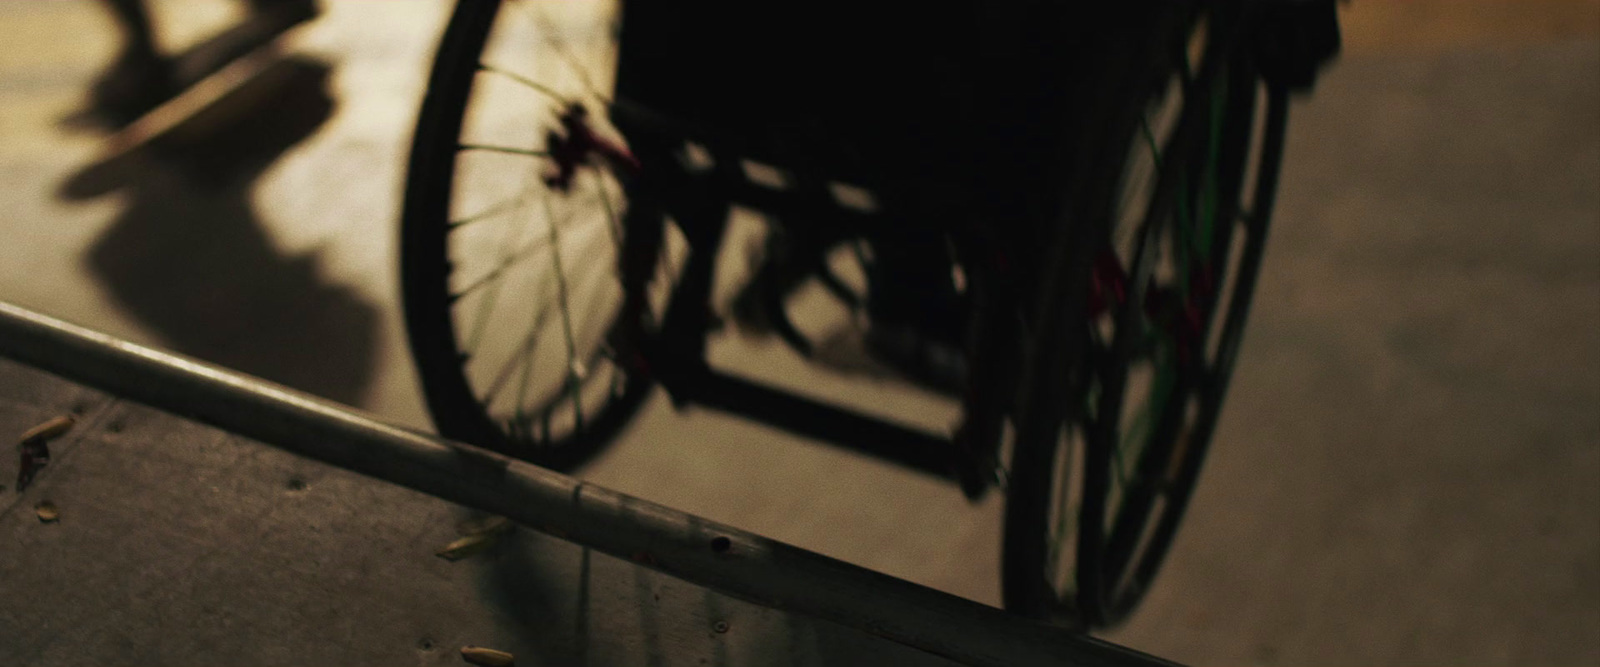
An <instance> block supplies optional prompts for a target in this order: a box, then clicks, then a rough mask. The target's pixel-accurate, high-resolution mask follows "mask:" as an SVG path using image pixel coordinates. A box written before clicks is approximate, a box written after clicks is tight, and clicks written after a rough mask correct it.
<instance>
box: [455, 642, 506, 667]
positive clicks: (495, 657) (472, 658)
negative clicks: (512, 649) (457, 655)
mask: <svg viewBox="0 0 1600 667" xmlns="http://www.w3.org/2000/svg"><path fill="white" fill-rule="evenodd" d="M461 659H462V660H466V661H467V662H470V663H472V664H474V665H482V667H511V666H512V664H513V663H514V661H515V659H516V658H515V656H513V655H511V654H510V653H506V652H505V651H496V650H494V649H492V648H484V647H482V646H463V647H461Z"/></svg>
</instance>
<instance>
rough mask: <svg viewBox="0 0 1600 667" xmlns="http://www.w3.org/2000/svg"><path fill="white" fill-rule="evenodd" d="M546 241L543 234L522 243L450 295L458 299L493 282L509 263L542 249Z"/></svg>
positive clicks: (511, 263) (509, 266) (507, 267)
mask: <svg viewBox="0 0 1600 667" xmlns="http://www.w3.org/2000/svg"><path fill="white" fill-rule="evenodd" d="M547 242H548V239H547V238H546V237H543V236H540V237H535V238H534V239H533V240H532V241H529V242H527V243H526V244H523V246H522V247H521V248H518V249H516V250H514V251H512V252H511V254H509V255H506V256H505V257H504V258H503V259H502V260H501V262H500V264H499V265H498V266H495V267H494V268H493V269H491V270H490V271H489V272H488V273H486V274H483V275H482V276H479V277H478V278H477V279H476V280H473V281H472V282H470V283H467V286H466V287H463V288H461V290H460V291H458V292H455V293H453V294H451V295H450V296H451V298H453V299H458V300H459V299H461V298H462V297H465V296H467V295H468V294H471V293H473V292H476V291H478V290H479V289H482V288H483V286H484V285H487V284H489V283H490V282H493V281H494V280H496V279H497V278H499V277H500V276H502V275H505V272H506V271H507V270H508V269H510V268H511V265H513V264H516V263H517V262H518V261H520V260H522V259H523V258H525V257H527V256H528V255H531V254H533V253H536V252H538V251H540V250H542V249H544V246H545V244H546V243H547Z"/></svg>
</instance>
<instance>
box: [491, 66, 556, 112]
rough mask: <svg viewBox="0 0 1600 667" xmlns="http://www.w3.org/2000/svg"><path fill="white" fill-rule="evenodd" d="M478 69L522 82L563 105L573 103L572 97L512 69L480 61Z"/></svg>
mask: <svg viewBox="0 0 1600 667" xmlns="http://www.w3.org/2000/svg"><path fill="white" fill-rule="evenodd" d="M478 69H480V70H483V71H485V72H489V73H491V74H498V75H500V76H503V77H505V78H507V79H510V80H512V81H515V82H517V83H520V84H522V85H524V86H527V87H528V88H531V89H533V90H534V91H536V92H539V93H541V94H543V95H545V96H546V97H549V98H550V99H551V100H554V101H555V102H557V103H559V104H560V105H561V106H563V107H565V106H568V105H571V104H572V103H573V100H572V99H570V98H568V97H566V96H565V95H562V94H561V93H558V92H556V91H555V89H553V88H551V87H549V86H546V85H544V84H542V83H539V82H537V81H534V80H533V79H530V78H528V77H525V76H523V75H521V74H518V73H516V72H513V71H511V70H509V69H505V68H503V67H497V66H495V65H490V64H489V63H481V62H480V63H478Z"/></svg>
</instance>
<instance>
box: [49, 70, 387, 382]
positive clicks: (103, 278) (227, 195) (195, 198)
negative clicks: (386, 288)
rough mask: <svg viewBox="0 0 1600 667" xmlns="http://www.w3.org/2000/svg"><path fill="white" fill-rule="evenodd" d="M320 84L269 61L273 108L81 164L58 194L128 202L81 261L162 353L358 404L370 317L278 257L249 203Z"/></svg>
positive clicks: (296, 262) (313, 107) (356, 299)
mask: <svg viewBox="0 0 1600 667" xmlns="http://www.w3.org/2000/svg"><path fill="white" fill-rule="evenodd" d="M328 73H329V68H328V66H327V65H326V64H323V63H320V62H316V61H312V60H306V59H299V58H291V59H289V60H287V61H284V62H282V63H279V64H278V66H277V69H276V70H275V74H274V75H273V76H272V77H271V82H270V86H271V89H270V91H257V94H256V95H252V96H251V98H252V99H268V100H270V102H268V103H257V104H254V105H251V106H249V107H245V108H243V109H236V110H233V111H230V112H229V114H230V115H226V116H222V117H213V118H211V119H208V122H207V123H204V124H201V125H200V129H199V130H196V131H191V132H185V133H181V134H180V133H172V134H169V135H168V136H164V137H160V138H157V139H154V140H152V141H151V142H150V143H148V144H146V145H144V146H143V147H141V148H139V149H137V150H135V151H133V152H131V153H123V154H119V155H117V156H115V157H112V158H109V159H107V160H102V161H101V162H99V163H96V164H94V165H91V166H88V167H86V168H84V169H83V170H81V171H79V172H78V173H77V174H75V175H73V176H72V177H71V178H70V179H69V180H68V181H67V182H66V183H64V184H63V185H62V188H61V191H60V193H59V195H60V196H61V197H62V198H64V199H68V200H84V199H89V198H93V197H98V196H101V195H105V194H110V193H112V192H120V193H122V195H123V196H124V197H126V198H127V202H128V203H127V207H126V208H125V209H124V210H123V212H122V214H121V215H119V216H118V217H117V219H116V220H115V221H114V222H113V223H112V224H111V225H110V227H109V228H108V229H107V230H106V231H105V233H104V234H103V235H102V236H101V237H100V239H99V240H98V241H97V242H96V243H95V244H94V245H93V246H91V247H90V249H89V251H88V254H87V255H86V257H85V263H86V266H87V268H88V270H89V272H90V274H91V275H93V276H94V277H95V278H96V279H97V280H98V281H99V283H100V284H101V286H102V287H103V288H104V289H105V290H106V292H107V294H108V295H109V296H110V297H111V299H112V300H113V301H114V302H115V303H117V304H118V305H119V306H121V307H122V308H124V309H126V310H127V311H128V314H129V315H131V316H133V317H134V318H135V319H136V320H138V321H139V322H141V323H143V324H144V325H146V326H148V327H150V328H151V329H152V330H153V331H154V332H155V333H156V334H158V335H159V336H160V337H161V338H162V339H164V341H165V342H166V344H167V345H169V346H171V347H172V348H174V349H175V350H177V351H179V352H182V353H185V354H190V355H193V356H196V357H199V358H202V359H205V360H208V361H212V362H215V363H219V364H222V365H224V366H228V367H231V368H236V369H238V370H241V371H244V372H247V373H251V374H255V375H259V376H261V377H264V378H267V379H269V380H273V381H276V382H280V383H283V384H286V385H289V386H292V387H296V388H299V389H304V390H307V391H311V392H313V393H316V394H319V395H322V396H324V397H327V398H331V399H334V400H337V401H341V402H344V403H358V402H359V401H360V400H361V398H362V397H363V395H364V393H365V390H366V387H367V385H368V383H369V381H370V379H371V376H372V369H373V365H374V363H375V362H376V354H377V351H376V349H375V338H376V330H377V322H378V314H377V310H376V308H375V307H374V306H373V305H372V304H370V303H368V302H366V301H365V300H364V299H363V298H361V297H360V296H359V295H358V294H356V293H355V292H353V291H352V290H351V289H349V288H347V287H343V286H338V285H333V284H330V283H329V282H328V280H327V279H326V278H325V277H324V276H323V275H322V272H321V270H320V268H319V265H318V260H317V257H316V255H315V254H311V255H305V256H285V255H283V254H281V253H280V252H279V251H278V250H276V249H275V248H274V247H273V245H272V240H271V239H270V238H269V237H268V235H267V234H266V230H265V229H264V226H263V224H262V222H261V220H260V219H259V217H258V215H257V213H256V211H255V210H253V208H252V206H251V203H250V195H251V191H252V186H253V184H254V182H255V180H256V178H257V177H259V176H260V175H261V173H262V172H263V171H264V170H265V169H266V168H267V167H268V166H269V165H270V164H272V162H273V161H274V160H276V159H277V158H278V156H280V155H281V154H282V153H283V152H284V151H285V150H286V149H288V148H289V147H290V146H293V145H295V144H297V143H299V142H300V141H302V140H304V139H305V138H307V137H309V136H311V135H312V134H313V133H314V132H315V131H316V130H317V128H319V127H320V126H321V125H322V124H323V122H324V121H326V120H327V119H328V117H329V116H330V115H331V114H332V111H333V108H334V102H333V100H332V99H331V98H330V97H329V95H328V93H327V79H328ZM263 92H270V95H268V94H262V93H263Z"/></svg>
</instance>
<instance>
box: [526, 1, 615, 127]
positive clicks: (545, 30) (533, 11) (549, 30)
mask: <svg viewBox="0 0 1600 667" xmlns="http://www.w3.org/2000/svg"><path fill="white" fill-rule="evenodd" d="M511 4H512V5H513V6H515V7H517V8H518V9H519V10H520V11H522V12H523V13H524V14H525V15H527V16H529V17H531V18H532V19H533V22H534V23H536V24H538V31H539V33H540V34H541V35H543V36H544V40H545V43H546V44H548V45H549V46H550V48H551V49H553V50H554V51H555V52H556V56H557V57H559V58H560V59H561V60H562V62H564V63H566V65H567V68H568V69H570V70H572V73H573V75H575V76H577V77H578V83H579V85H581V86H582V87H583V89H584V92H587V93H588V94H589V95H590V96H591V97H593V98H594V99H596V100H599V101H600V102H602V103H604V104H606V105H610V104H611V98H610V96H608V95H606V94H604V93H601V92H600V89H599V88H598V87H596V86H595V85H594V80H593V79H591V78H589V71H588V70H587V69H585V68H584V67H581V66H579V64H578V60H577V59H576V58H574V57H572V52H571V51H570V50H568V49H567V44H566V42H565V41H564V40H562V39H561V38H559V37H557V36H556V32H557V31H556V27H555V25H554V23H552V22H551V21H550V17H549V16H546V15H545V13H544V9H543V7H538V8H530V7H528V6H527V5H528V3H524V2H513V3H511Z"/></svg>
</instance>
